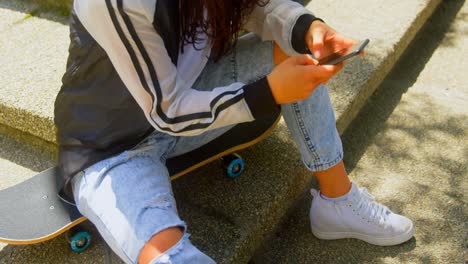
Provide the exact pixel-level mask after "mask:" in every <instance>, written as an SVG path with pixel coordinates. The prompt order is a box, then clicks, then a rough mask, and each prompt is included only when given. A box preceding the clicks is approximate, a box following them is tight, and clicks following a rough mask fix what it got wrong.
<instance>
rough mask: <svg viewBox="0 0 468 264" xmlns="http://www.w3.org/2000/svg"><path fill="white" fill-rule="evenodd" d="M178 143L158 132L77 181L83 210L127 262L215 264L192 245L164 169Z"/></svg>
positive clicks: (108, 242)
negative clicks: (167, 158) (168, 156)
mask: <svg viewBox="0 0 468 264" xmlns="http://www.w3.org/2000/svg"><path fill="white" fill-rule="evenodd" d="M156 143H157V144H156ZM175 143H176V138H174V137H171V136H168V135H165V134H162V133H153V134H152V135H150V136H149V137H148V138H147V139H146V140H145V141H144V142H142V143H141V144H139V145H138V146H137V147H135V148H134V149H132V150H129V151H125V152H123V153H121V154H120V155H118V156H115V157H112V158H109V159H106V160H103V161H100V162H98V163H97V164H95V165H93V166H91V167H89V168H87V169H85V170H84V171H83V173H81V175H78V176H76V177H75V178H74V179H73V189H74V196H75V201H76V203H77V207H78V209H79V211H80V212H81V213H82V214H83V215H84V216H86V217H87V218H88V219H89V220H90V221H91V222H92V223H93V224H94V225H95V226H96V227H97V229H98V231H99V233H100V234H101V235H102V237H103V238H104V240H105V241H106V242H107V244H108V245H109V246H110V247H111V248H112V250H113V251H114V252H115V253H116V254H117V255H118V256H119V257H120V258H121V259H122V260H124V261H125V262H126V263H145V264H146V263H169V261H172V263H214V261H213V260H212V259H211V258H209V257H208V256H206V255H205V254H203V253H202V252H200V251H199V250H198V249H196V248H195V247H194V246H193V245H192V244H191V243H190V241H189V239H188V238H189V235H188V234H187V233H186V224H185V222H183V221H182V220H181V219H180V218H179V216H178V213H177V208H176V202H175V199H174V197H173V193H172V189H171V181H170V179H169V173H168V171H167V169H166V166H165V165H164V163H165V159H166V156H167V153H168V152H169V151H171V149H172V148H173V147H174V146H175Z"/></svg>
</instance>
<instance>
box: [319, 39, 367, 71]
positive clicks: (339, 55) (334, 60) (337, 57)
mask: <svg viewBox="0 0 468 264" xmlns="http://www.w3.org/2000/svg"><path fill="white" fill-rule="evenodd" d="M367 44H369V39H365V40H364V41H362V42H359V43H357V44H355V45H353V46H352V47H351V48H348V49H342V50H340V51H337V52H335V53H332V54H330V55H328V56H326V57H324V58H320V59H319V60H318V61H319V63H318V64H319V65H335V64H338V63H340V62H342V61H345V60H347V59H349V58H352V57H354V56H356V55H358V54H359V53H361V52H362V51H363V50H364V48H365V47H366V46H367Z"/></svg>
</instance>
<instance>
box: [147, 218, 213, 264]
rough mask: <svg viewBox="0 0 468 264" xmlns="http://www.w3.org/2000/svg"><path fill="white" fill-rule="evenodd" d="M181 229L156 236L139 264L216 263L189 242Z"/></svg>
mask: <svg viewBox="0 0 468 264" xmlns="http://www.w3.org/2000/svg"><path fill="white" fill-rule="evenodd" d="M188 238H189V235H188V234H184V231H183V229H182V228H180V227H171V228H168V229H165V230H163V231H161V232H159V233H157V234H156V235H154V236H153V237H152V238H151V239H150V240H149V241H148V242H147V243H146V244H145V246H144V247H143V249H142V250H141V252H140V256H139V258H138V263H139V264H147V263H148V264H162V263H215V262H214V260H213V259H211V258H210V257H208V256H207V255H206V254H204V253H203V252H201V251H200V250H198V249H197V248H196V247H194V246H193V245H192V243H190V241H189V239H188Z"/></svg>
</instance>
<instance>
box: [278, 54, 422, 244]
mask: <svg viewBox="0 0 468 264" xmlns="http://www.w3.org/2000/svg"><path fill="white" fill-rule="evenodd" d="M274 58H275V63H279V62H280V61H281V60H282V59H284V58H286V55H284V54H283V53H282V52H281V50H280V49H279V48H278V47H276V48H275V49H274ZM291 88H292V89H293V88H294V87H291ZM282 112H283V118H284V120H285V121H286V124H287V126H288V128H289V130H290V131H291V134H292V137H293V139H294V141H295V142H296V144H297V146H298V148H299V150H300V152H301V155H302V159H303V162H304V164H305V165H306V167H307V168H308V169H309V170H310V171H312V172H313V173H314V174H315V176H316V177H317V179H318V182H319V185H320V193H319V192H317V191H316V190H313V189H312V190H311V193H312V194H313V196H314V199H313V201H312V206H311V209H310V222H311V228H312V232H313V233H314V235H315V236H316V237H318V238H321V239H340V238H357V239H361V240H364V241H366V242H368V243H371V244H375V245H382V246H389V245H397V244H400V243H403V242H405V241H407V240H409V239H410V238H411V237H412V236H413V234H414V228H413V223H412V222H411V220H409V219H408V218H406V217H404V216H401V215H398V214H395V213H393V212H392V211H391V210H389V209H388V208H387V207H386V206H384V205H382V204H380V203H377V202H376V201H375V199H374V197H373V196H372V195H370V194H369V192H368V191H367V190H366V189H365V188H358V187H357V185H356V184H351V182H350V180H349V178H348V174H347V173H346V170H345V167H344V164H343V161H342V159H343V149H342V145H341V139H340V136H339V134H338V131H337V130H336V126H335V116H334V112H333V108H332V105H331V102H330V98H329V96H328V90H327V88H326V87H325V86H324V85H320V86H319V87H317V88H316V89H315V91H314V92H313V93H312V94H311V95H310V96H309V98H307V99H305V100H303V101H300V102H295V103H291V104H285V105H282Z"/></svg>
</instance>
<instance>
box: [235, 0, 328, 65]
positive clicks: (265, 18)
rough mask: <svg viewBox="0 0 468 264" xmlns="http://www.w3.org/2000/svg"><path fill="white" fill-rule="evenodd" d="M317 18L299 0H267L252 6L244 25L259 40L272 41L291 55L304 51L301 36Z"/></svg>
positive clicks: (303, 42) (302, 36)
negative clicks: (267, 0)
mask: <svg viewBox="0 0 468 264" xmlns="http://www.w3.org/2000/svg"><path fill="white" fill-rule="evenodd" d="M316 19H318V18H316V17H315V16H314V15H313V14H312V12H310V11H309V10H307V9H306V8H305V7H304V6H302V5H301V4H299V3H296V2H293V1H291V0H269V2H268V3H267V4H266V5H257V6H256V7H255V8H254V10H253V12H252V13H251V14H250V16H249V17H248V19H247V21H246V23H245V25H244V27H245V29H246V30H248V31H250V32H254V33H256V34H257V35H258V36H260V37H261V38H262V40H273V41H275V42H276V43H277V44H278V45H279V46H280V48H281V49H282V50H283V51H284V52H285V53H286V54H288V55H290V56H292V55H299V54H303V53H305V52H306V51H307V47H306V46H305V39H304V37H305V34H306V32H307V30H308V28H309V26H310V25H311V23H312V22H313V21H314V20H316ZM319 20H320V19H319Z"/></svg>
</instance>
